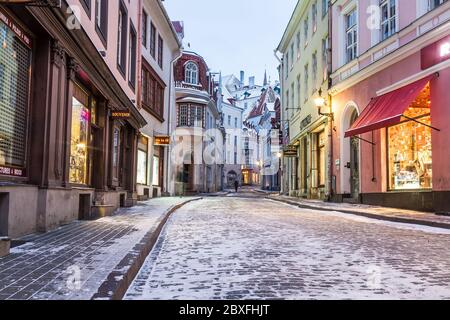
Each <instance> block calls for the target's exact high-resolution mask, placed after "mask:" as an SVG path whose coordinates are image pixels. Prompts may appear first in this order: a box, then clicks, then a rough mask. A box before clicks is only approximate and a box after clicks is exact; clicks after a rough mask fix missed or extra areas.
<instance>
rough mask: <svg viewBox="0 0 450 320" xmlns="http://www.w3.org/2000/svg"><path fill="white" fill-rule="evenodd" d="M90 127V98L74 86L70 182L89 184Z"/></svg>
mask: <svg viewBox="0 0 450 320" xmlns="http://www.w3.org/2000/svg"><path fill="white" fill-rule="evenodd" d="M89 126H90V111H89V96H88V94H87V93H86V92H84V91H83V90H82V89H81V88H80V87H78V86H77V85H74V96H73V98H72V129H71V133H72V135H71V140H70V182H71V183H76V184H88V183H89V181H88V174H87V162H88V137H89Z"/></svg>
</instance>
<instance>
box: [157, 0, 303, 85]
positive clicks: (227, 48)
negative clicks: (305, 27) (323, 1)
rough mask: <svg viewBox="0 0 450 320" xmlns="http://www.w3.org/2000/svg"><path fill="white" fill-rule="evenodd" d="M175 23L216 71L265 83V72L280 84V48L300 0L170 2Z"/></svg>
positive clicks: (176, 0) (195, 49)
mask: <svg viewBox="0 0 450 320" xmlns="http://www.w3.org/2000/svg"><path fill="white" fill-rule="evenodd" d="M164 4H165V6H166V8H167V11H168V13H169V16H170V18H171V19H172V20H182V21H184V24H185V40H186V41H188V42H189V43H190V44H191V49H192V50H194V51H196V52H197V53H198V54H200V55H202V56H203V57H204V58H205V60H206V62H207V63H208V66H209V67H210V69H211V70H212V71H222V74H223V75H227V74H231V73H234V74H235V75H236V76H237V77H238V78H239V71H240V70H244V71H245V78H246V80H245V81H246V83H247V82H248V77H249V76H252V75H254V76H255V77H256V83H257V84H260V83H262V81H263V77H264V69H265V68H267V74H268V75H269V76H270V77H271V79H272V81H273V80H278V72H277V69H276V68H277V66H278V61H277V60H276V58H275V57H274V56H273V50H274V49H275V48H276V47H277V46H278V43H279V42H280V40H281V37H282V35H283V32H284V30H285V28H286V26H287V24H288V22H289V19H290V17H291V15H292V12H293V11H294V8H295V5H296V4H297V0H165V1H164Z"/></svg>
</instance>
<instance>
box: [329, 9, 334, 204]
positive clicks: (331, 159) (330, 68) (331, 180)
mask: <svg viewBox="0 0 450 320" xmlns="http://www.w3.org/2000/svg"><path fill="white" fill-rule="evenodd" d="M332 39H333V14H332V3H331V1H328V54H327V62H328V65H327V73H328V75H327V76H328V90H327V92H328V105H329V108H330V109H329V113H330V114H331V115H333V116H332V117H329V118H328V119H329V120H328V123H329V128H328V130H329V136H328V141H329V149H328V150H329V151H328V153H329V155H328V201H330V202H331V201H332V200H333V196H334V190H333V177H334V176H333V168H334V166H333V158H334V155H333V130H334V126H333V122H334V114H333V99H332V97H331V94H330V92H329V90H330V89H331V87H332V80H331V73H332V72H333V64H332V61H333V56H332V49H331V47H332V43H333V40H332Z"/></svg>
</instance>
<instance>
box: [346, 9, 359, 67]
mask: <svg viewBox="0 0 450 320" xmlns="http://www.w3.org/2000/svg"><path fill="white" fill-rule="evenodd" d="M352 14H354V15H355V23H354V24H352V25H351V26H349V25H348V18H349V16H350V15H352ZM344 27H345V62H346V63H349V62H351V61H353V60H355V59H356V58H357V57H358V11H357V8H356V7H355V8H353V9H352V10H350V11H349V12H348V13H346V14H345V15H344ZM349 34H352V38H354V39H353V42H352V43H349V42H348V39H349ZM349 50H352V51H351V52H352V55H349Z"/></svg>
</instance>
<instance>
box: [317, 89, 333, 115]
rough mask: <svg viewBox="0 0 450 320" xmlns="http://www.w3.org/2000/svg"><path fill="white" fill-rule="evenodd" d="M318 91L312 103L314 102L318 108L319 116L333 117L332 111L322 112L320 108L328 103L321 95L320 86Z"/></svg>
mask: <svg viewBox="0 0 450 320" xmlns="http://www.w3.org/2000/svg"><path fill="white" fill-rule="evenodd" d="M318 93H319V96H318V97H317V98H316V99H315V100H314V103H315V105H316V107H317V108H318V111H319V115H320V116H325V117H329V118H331V119H334V113H333V112H330V113H323V112H322V108H323V107H326V106H327V105H328V103H327V101H326V100H325V98H324V97H323V96H322V88H320V89H319V92H318Z"/></svg>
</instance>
